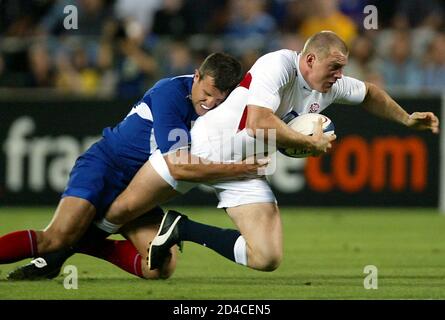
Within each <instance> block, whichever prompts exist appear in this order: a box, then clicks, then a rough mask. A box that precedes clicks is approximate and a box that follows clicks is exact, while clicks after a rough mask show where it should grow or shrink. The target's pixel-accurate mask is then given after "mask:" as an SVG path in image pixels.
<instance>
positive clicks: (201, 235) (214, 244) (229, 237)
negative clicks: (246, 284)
mask: <svg viewBox="0 0 445 320" xmlns="http://www.w3.org/2000/svg"><path fill="white" fill-rule="evenodd" d="M178 227H179V236H180V238H181V240H185V241H192V242H195V243H197V244H200V245H202V246H205V247H208V248H210V249H212V250H214V251H216V252H217V253H219V254H220V255H222V256H224V257H226V258H227V259H229V260H232V261H234V262H235V254H234V246H235V242H236V240H237V239H238V237H239V236H240V235H241V233H239V231H238V230H233V229H222V228H218V227H214V226H209V225H206V224H202V223H199V222H195V221H192V220H190V219H188V218H185V219H181V220H180V221H179V224H178Z"/></svg>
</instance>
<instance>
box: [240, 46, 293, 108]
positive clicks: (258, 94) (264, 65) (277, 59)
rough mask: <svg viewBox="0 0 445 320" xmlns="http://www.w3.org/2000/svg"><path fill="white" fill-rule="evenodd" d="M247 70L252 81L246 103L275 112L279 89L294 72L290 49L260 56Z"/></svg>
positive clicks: (278, 104) (279, 99) (278, 100)
mask: <svg viewBox="0 0 445 320" xmlns="http://www.w3.org/2000/svg"><path fill="white" fill-rule="evenodd" d="M249 72H250V74H251V75H252V81H251V83H250V87H249V97H248V98H247V104H248V105H256V106H260V107H266V108H269V109H272V110H273V111H274V112H275V111H276V110H277V109H278V107H279V106H280V102H281V97H280V89H281V88H282V87H283V86H285V85H286V84H287V83H288V82H289V81H290V79H292V77H295V73H296V69H295V67H294V63H293V62H292V56H291V55H290V51H289V50H280V51H275V52H272V53H268V54H266V55H264V56H262V57H261V58H260V59H258V60H257V62H255V64H254V65H253V66H252V68H251V69H250V71H249Z"/></svg>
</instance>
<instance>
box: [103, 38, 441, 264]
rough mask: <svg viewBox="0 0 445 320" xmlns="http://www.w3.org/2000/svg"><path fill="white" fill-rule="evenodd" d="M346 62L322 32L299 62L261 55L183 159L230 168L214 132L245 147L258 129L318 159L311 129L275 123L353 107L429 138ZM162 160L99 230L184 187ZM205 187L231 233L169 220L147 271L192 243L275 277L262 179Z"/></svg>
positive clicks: (272, 215) (277, 240)
mask: <svg viewBox="0 0 445 320" xmlns="http://www.w3.org/2000/svg"><path fill="white" fill-rule="evenodd" d="M347 60H348V50H347V47H346V45H345V43H344V42H343V41H342V40H341V39H340V38H339V37H338V36H337V35H336V34H334V33H332V32H321V33H317V34H315V35H314V36H312V37H311V38H310V39H308V41H307V42H306V43H305V46H304V48H303V51H302V52H301V53H297V52H294V51H290V50H279V51H276V52H272V53H269V54H266V55H265V56H263V57H261V58H260V59H258V61H257V62H256V63H255V64H254V65H253V67H252V68H251V70H250V71H249V72H248V74H247V75H246V78H245V79H244V80H243V82H242V83H241V85H240V87H239V88H237V89H235V90H234V91H233V92H232V94H231V95H230V96H229V97H228V98H227V100H226V101H225V102H224V103H223V104H221V105H220V106H219V107H218V108H216V109H215V110H213V111H212V112H208V113H207V114H206V115H205V116H203V117H202V118H200V119H199V120H198V121H197V122H196V123H195V126H194V127H193V129H192V132H191V135H192V139H191V141H192V146H191V153H195V154H197V155H200V156H201V157H204V158H208V159H214V160H221V159H222V160H225V161H233V160H236V159H237V157H244V156H245V154H243V153H242V152H241V153H236V150H234V151H235V152H227V149H223V150H222V151H221V150H220V149H219V147H220V146H221V144H222V143H224V142H225V141H224V138H225V137H227V135H225V136H224V135H223V133H225V134H227V131H228V130H229V131H231V132H232V137H231V138H230V139H233V140H235V141H236V140H238V139H239V140H240V141H242V143H241V144H243V143H244V145H246V144H249V143H252V141H253V138H255V135H256V134H257V133H258V132H261V131H263V132H264V131H266V132H265V135H266V137H267V135H268V130H273V132H274V134H275V135H276V145H277V146H278V147H296V148H298V147H304V148H305V149H309V150H311V151H312V153H313V154H316V155H319V154H323V153H325V152H327V151H328V150H329V149H330V147H331V142H332V141H333V140H334V139H335V136H326V135H324V134H323V133H322V129H321V124H319V126H318V128H317V130H316V133H315V134H314V135H313V136H305V135H301V134H299V133H297V132H295V131H293V130H291V129H290V128H288V127H287V126H286V124H285V122H283V121H282V119H283V118H284V117H286V115H288V114H289V113H290V112H296V113H298V114H304V113H309V112H316V113H318V112H321V111H322V110H324V109H325V108H326V107H328V106H329V105H330V104H332V103H334V102H336V103H349V104H361V105H362V107H363V108H364V109H365V110H367V111H369V112H371V113H372V114H375V115H377V116H380V117H382V118H384V119H387V120H391V121H395V122H398V123H400V124H402V125H405V126H407V127H410V128H413V129H418V130H431V131H432V132H433V133H438V131H439V121H438V119H437V117H436V116H435V115H434V114H433V113H431V112H414V113H412V114H411V115H410V114H408V113H407V112H405V111H404V110H403V108H401V107H400V106H399V105H398V104H397V103H396V102H395V101H394V100H393V99H392V98H391V97H389V95H388V94H387V93H386V92H384V91H383V90H381V89H379V88H378V87H376V86H375V85H373V84H370V83H366V82H362V81H360V80H357V79H353V78H350V77H346V76H343V67H344V66H345V65H346V64H347ZM249 132H251V133H250V134H251V136H249V134H248V133H249ZM177 154H178V153H174V155H177ZM172 155H173V154H165V155H161V154H160V153H159V152H155V153H154V154H153V155H152V157H151V158H150V161H149V162H147V163H146V164H145V165H144V166H143V167H142V168H141V169H140V170H139V172H138V173H137V174H136V175H135V177H134V178H133V180H132V181H131V183H130V184H129V186H128V187H127V189H126V190H125V191H124V192H123V193H122V194H121V195H120V196H119V197H118V198H117V199H116V200H115V201H114V202H113V204H112V205H111V207H110V209H109V210H108V212H107V213H106V215H105V218H104V219H105V220H106V223H107V225H108V226H113V227H114V228H115V230H116V231H117V230H118V229H119V228H120V226H121V225H123V224H125V223H127V222H128V221H131V220H133V219H135V218H136V217H138V216H139V215H140V214H142V213H144V212H146V211H148V210H149V209H150V208H153V207H154V206H156V205H157V204H159V203H162V202H164V201H167V200H169V199H171V198H172V197H174V196H176V195H178V194H181V193H184V192H186V191H187V190H188V189H189V188H190V187H192V186H193V185H194V183H190V182H187V183H186V182H182V181H181V179H183V177H184V176H185V170H186V169H185V167H183V166H182V165H181V163H177V160H178V159H172V158H174V157H172ZM182 156H184V153H182V154H181V155H180V157H182ZM184 157H185V158H188V156H187V155H185V156H184ZM196 174H197V176H196V180H198V179H200V177H199V173H196ZM189 180H190V181H192V180H193V179H189ZM210 185H211V186H212V187H214V188H215V191H216V193H217V196H218V198H219V204H218V207H220V208H225V210H226V212H227V213H228V214H229V216H230V218H231V219H232V220H233V222H234V224H235V225H236V227H237V229H238V230H231V229H221V228H218V227H214V226H209V225H205V224H201V223H198V222H195V221H192V220H191V219H189V218H187V217H186V216H184V215H181V214H179V213H177V212H175V211H169V212H167V213H166V214H165V216H164V219H163V221H162V223H161V226H160V230H159V233H158V236H157V237H155V239H154V240H153V242H152V243H151V245H150V251H149V267H150V268H151V269H153V268H156V267H157V266H159V264H160V263H162V261H164V259H165V257H166V255H168V254H170V253H169V249H170V247H171V246H173V245H174V244H176V243H178V242H180V241H193V242H196V243H199V244H201V245H204V246H206V247H210V248H211V249H213V250H215V251H216V252H218V253H219V254H221V255H223V256H224V257H226V258H228V259H230V260H232V261H235V262H236V263H239V264H242V265H246V266H248V267H250V268H254V269H257V270H263V271H272V270H275V269H276V268H277V267H278V266H279V264H280V262H281V259H282V229H281V219H280V214H279V209H278V206H277V203H276V199H275V197H274V195H273V193H272V191H271V189H270V187H269V186H268V184H267V182H266V180H265V179H264V177H260V176H258V177H255V178H251V179H245V180H239V181H227V182H217V183H210ZM109 230H110V229H109ZM140 236H141V237H143V235H140ZM147 239H148V237H147ZM147 241H148V240H147ZM147 247H148V243H147Z"/></svg>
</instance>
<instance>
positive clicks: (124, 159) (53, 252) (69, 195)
mask: <svg viewBox="0 0 445 320" xmlns="http://www.w3.org/2000/svg"><path fill="white" fill-rule="evenodd" d="M241 78H242V71H241V65H240V63H239V62H238V61H237V60H236V59H234V58H232V57H231V56H228V55H226V54H222V53H216V54H212V55H210V56H209V57H207V58H206V60H205V61H204V62H203V63H202V65H201V66H200V68H199V70H196V71H195V74H194V75H187V76H179V77H174V78H168V79H163V80H161V81H159V82H158V83H156V84H155V85H154V86H153V87H152V88H151V89H150V90H148V91H147V92H146V93H145V95H144V96H143V98H142V99H141V100H140V101H138V102H137V103H136V104H135V105H134V106H133V108H132V109H131V111H130V113H129V114H128V115H127V116H126V118H125V119H124V120H123V121H122V122H120V123H119V124H118V125H116V126H115V127H109V128H106V129H104V131H103V137H102V139H100V140H99V141H98V142H96V143H95V144H94V145H92V146H91V147H90V148H89V149H88V150H87V151H86V152H85V153H84V154H82V155H81V156H80V157H79V158H78V159H77V161H76V163H75V165H74V167H73V169H72V171H71V174H70V178H69V181H68V184H67V187H66V189H65V191H64V193H63V195H62V198H61V200H60V202H59V204H58V206H57V209H56V211H55V214H54V216H53V219H52V221H51V222H50V223H49V225H48V226H47V227H46V228H45V229H44V230H42V231H39V230H23V231H16V232H12V233H9V234H7V235H5V236H3V237H0V263H2V264H3V263H12V262H16V261H20V260H22V259H25V258H29V257H39V256H42V255H43V259H42V258H39V259H35V260H33V262H32V263H31V264H29V265H27V267H25V268H19V269H17V270H16V271H15V272H13V273H12V274H10V278H11V279H27V278H34V279H35V278H39V277H48V278H51V277H53V276H55V275H56V274H58V272H59V270H60V268H59V270H56V272H54V273H53V274H45V273H44V272H43V273H42V274H39V273H38V271H39V270H40V269H41V270H44V268H39V267H44V266H45V265H47V264H51V263H53V261H54V263H56V261H57V262H58V261H61V260H62V261H65V260H66V259H67V258H68V257H69V256H71V255H72V254H73V253H74V252H75V251H74V250H76V251H78V252H84V253H88V254H92V255H94V254H96V255H97V256H99V257H101V258H105V259H107V257H108V256H107V252H104V250H99V251H98V250H96V248H95V247H94V244H95V242H100V241H105V240H104V238H105V236H103V235H102V234H101V231H100V229H97V228H95V227H94V224H92V222H94V221H95V220H97V221H103V220H100V219H99V218H101V217H102V216H103V215H104V213H105V212H106V211H107V209H108V207H109V206H110V204H111V203H112V202H113V200H114V199H115V198H116V197H117V196H118V195H119V194H120V193H121V192H122V191H123V190H124V189H125V188H126V186H127V185H128V184H129V182H130V181H131V179H132V178H133V176H134V175H135V174H136V172H137V171H138V170H139V168H141V167H142V166H143V164H144V163H145V162H146V161H147V160H148V158H149V156H150V155H151V153H152V151H154V150H155V149H159V150H160V151H161V152H163V153H165V152H168V151H170V150H172V149H175V148H179V147H181V146H184V144H187V143H189V142H190V134H189V130H190V127H191V122H192V121H194V120H195V119H196V118H197V117H198V116H201V115H204V114H205V113H206V112H207V111H209V110H211V109H212V108H214V107H216V106H217V105H218V104H220V103H221V102H222V101H223V100H224V99H225V98H226V97H227V95H228V93H229V92H230V91H231V90H232V89H233V88H235V86H236V85H237V84H238V83H239V82H240V80H241ZM175 132H180V133H186V134H187V137H185V139H184V137H181V136H175ZM195 160H196V159H195ZM198 160H199V159H198ZM192 162H193V163H196V161H192ZM259 166H260V165H259V164H257V163H253V164H248V163H243V164H241V165H238V164H216V163H215V164H211V165H208V164H206V165H196V164H190V165H184V168H187V171H188V172H190V175H191V176H194V177H195V176H196V172H198V171H199V176H200V177H201V178H202V180H203V181H205V180H208V179H219V178H229V177H237V176H242V175H245V174H249V173H253V172H256V171H257V168H258V167H259ZM194 172H195V174H194ZM156 213H158V214H156ZM162 214H163V212H162V210H161V209H160V208H155V209H154V212H150V213H147V217H146V219H145V220H144V221H143V222H144V223H143V224H142V223H141V225H143V228H147V221H148V222H149V226H150V227H149V228H151V229H152V234H153V237H154V236H155V234H156V232H157V226H158V224H159V223H160V219H159V218H161V217H162ZM156 217H158V219H156ZM142 219H144V218H143V217H142ZM103 224H104V223H103V222H102V225H101V228H102V229H105V230H106V229H107V225H103ZM105 224H106V222H105ZM90 225H91V227H90V228H89V226H90ZM130 227H132V228H133V230H135V229H137V227H138V220H136V221H134V222H133V223H132V225H131V226H130ZM123 232H124V233H125V229H123ZM125 236H126V237H128V239H129V240H131V241H132V242H133V244H134V245H135V246H136V248H138V247H141V248H142V247H144V248H146V244H147V243H146V240H147V239H144V243H143V245H141V246H138V243H137V242H138V237H137V233H135V232H128V233H126V234H125ZM107 241H111V242H108V244H107V245H108V247H107V248H108V250H109V251H110V252H109V253H110V254H109V257H110V259H108V260H109V261H111V262H112V263H115V264H116V265H118V266H119V267H121V268H123V269H124V270H126V271H129V272H132V273H134V274H136V275H138V276H141V277H145V278H157V277H159V276H163V277H168V276H169V275H170V274H171V273H172V272H173V270H174V266H175V261H174V255H173V256H172V259H170V260H169V262H168V263H166V266H165V269H166V270H165V272H164V273H163V274H162V275H160V273H159V272H158V270H156V271H155V272H151V273H150V274H147V273H143V271H142V268H141V264H142V263H145V260H144V259H143V258H144V257H143V256H142V257H141V256H140V255H139V257H138V256H137V250H136V249H135V248H134V247H132V249H133V253H134V252H136V253H134V257H135V259H134V261H133V260H132V261H131V262H132V264H129V263H122V260H125V259H124V258H128V257H127V252H128V250H130V249H131V248H130V249H129V248H128V246H129V244H128V242H125V243H124V242H122V243H118V242H117V241H112V240H107ZM74 246H75V248H74ZM116 250H117V252H118V256H119V253H121V254H122V255H123V256H122V257H121V258H122V259H119V257H118V258H116V257H114V258H113V257H112V256H113V255H114V256H116V252H113V251H116ZM139 253H140V254H142V255H144V254H145V255H146V250H144V252H143V253H142V252H139ZM127 260H128V259H127ZM60 266H61V265H60Z"/></svg>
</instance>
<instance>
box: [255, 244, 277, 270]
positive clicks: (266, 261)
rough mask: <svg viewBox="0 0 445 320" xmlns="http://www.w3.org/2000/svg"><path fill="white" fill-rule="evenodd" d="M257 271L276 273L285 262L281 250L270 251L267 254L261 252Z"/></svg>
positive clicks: (258, 257)
mask: <svg viewBox="0 0 445 320" xmlns="http://www.w3.org/2000/svg"><path fill="white" fill-rule="evenodd" d="M256 260H257V265H256V268H255V269H257V270H260V271H266V272H270V271H274V270H276V269H278V267H279V266H280V265H281V261H282V260H283V254H282V251H281V250H279V249H275V250H269V251H267V252H261V253H260V254H258V255H257V259H256Z"/></svg>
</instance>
